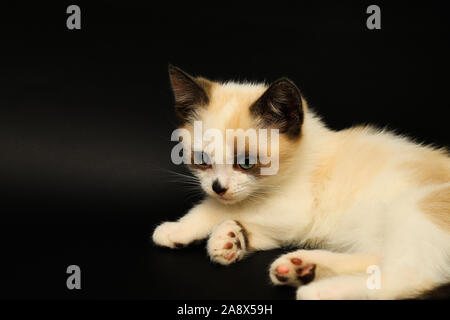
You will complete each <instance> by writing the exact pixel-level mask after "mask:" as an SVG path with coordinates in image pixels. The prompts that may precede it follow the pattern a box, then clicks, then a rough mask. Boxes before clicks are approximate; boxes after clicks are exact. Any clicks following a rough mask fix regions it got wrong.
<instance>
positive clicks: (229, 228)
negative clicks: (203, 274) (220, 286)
mask: <svg viewBox="0 0 450 320" xmlns="http://www.w3.org/2000/svg"><path fill="white" fill-rule="evenodd" d="M207 250H208V254H209V256H210V258H211V260H212V261H214V262H217V263H220V264H223V265H228V264H230V263H233V262H236V261H238V260H241V259H242V258H243V257H244V254H245V251H246V250H247V238H246V234H245V231H244V229H243V228H242V226H241V225H240V224H239V223H238V222H236V221H234V220H227V221H224V222H222V223H221V224H220V225H218V226H217V227H216V228H215V229H214V231H213V232H212V234H211V236H210V238H209V240H208V245H207Z"/></svg>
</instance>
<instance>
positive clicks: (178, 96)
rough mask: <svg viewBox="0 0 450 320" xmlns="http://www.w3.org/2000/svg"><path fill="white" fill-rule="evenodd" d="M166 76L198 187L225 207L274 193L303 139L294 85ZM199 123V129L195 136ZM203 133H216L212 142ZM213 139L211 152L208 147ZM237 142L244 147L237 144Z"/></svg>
mask: <svg viewBox="0 0 450 320" xmlns="http://www.w3.org/2000/svg"><path fill="white" fill-rule="evenodd" d="M169 75H170V80H171V84H172V88H173V91H174V95H175V104H176V112H177V116H178V119H179V121H180V124H181V125H180V128H183V129H186V130H187V131H188V132H190V136H191V137H192V139H183V143H184V147H185V148H186V150H190V151H192V153H191V154H190V158H191V160H192V161H191V164H189V165H188V166H189V168H190V169H191V171H192V173H193V174H194V175H195V176H196V177H197V178H198V180H199V182H200V184H201V187H202V189H203V190H204V191H205V192H206V193H207V194H208V195H210V196H211V197H214V198H216V199H218V200H219V201H220V202H222V203H225V204H233V203H237V202H241V201H243V200H246V199H247V200H255V201H258V200H259V199H261V198H266V197H268V196H269V195H270V193H271V192H276V190H277V187H278V186H277V185H278V182H279V178H280V177H281V176H282V174H283V172H284V171H285V170H284V169H285V167H286V166H287V162H288V160H289V158H290V156H292V152H293V150H294V145H295V144H296V143H298V142H299V140H300V135H301V126H302V123H303V101H302V98H301V96H300V93H299V90H298V89H297V88H296V87H295V85H294V84H293V83H292V82H290V81H289V80H287V79H280V80H278V81H276V82H274V83H273V84H272V85H270V86H269V87H267V86H265V85H254V84H237V83H218V82H212V81H209V80H206V79H204V78H194V77H192V76H190V75H188V74H186V73H185V72H183V71H182V70H180V69H178V68H176V67H173V66H170V67H169ZM199 125H200V126H201V128H200V129H201V130H202V131H201V134H197V135H196V134H195V132H197V133H198V132H199V131H198V130H199ZM239 129H240V130H239ZM260 129H268V130H267V131H268V132H264V131H261V130H260ZM270 129H276V131H277V133H279V136H277V135H276V134H274V133H273V132H271V131H270ZM230 130H234V131H232V132H230ZM205 132H206V133H209V132H214V133H216V134H218V135H215V136H214V138H211V137H208V135H207V134H206V135H205ZM249 132H250V133H252V134H250V135H249ZM231 133H232V134H233V135H230V134H231ZM249 136H251V137H252V138H249ZM264 137H267V143H265V144H264V143H261V141H262V140H261V139H263V138H264ZM255 138H256V139H255ZM240 139H242V140H240ZM211 141H214V142H215V144H214V145H215V146H216V147H215V148H210V147H211V144H210V143H211ZM237 141H245V143H243V144H241V145H239V146H238V144H239V143H238V142H237ZM218 142H220V143H219V144H217V143H218ZM208 144H209V146H208ZM217 146H219V147H217ZM274 164H276V167H275V165H274ZM273 168H275V169H276V170H269V169H273ZM264 170H266V171H264ZM264 172H266V173H264ZM267 172H272V173H269V174H267Z"/></svg>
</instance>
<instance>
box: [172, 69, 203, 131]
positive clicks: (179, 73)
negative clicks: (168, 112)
mask: <svg viewBox="0 0 450 320" xmlns="http://www.w3.org/2000/svg"><path fill="white" fill-rule="evenodd" d="M169 78H170V83H171V84H172V90H173V94H174V96H175V109H176V114H177V117H178V118H179V120H180V122H181V123H185V122H187V121H188V120H189V119H190V118H191V117H192V116H193V114H194V112H195V109H196V108H198V107H199V106H202V105H206V104H208V102H209V97H208V94H207V91H208V86H209V81H207V80H206V79H196V78H194V77H192V76H191V75H189V74H187V73H186V72H184V71H183V70H181V69H180V68H178V67H175V66H173V65H169Z"/></svg>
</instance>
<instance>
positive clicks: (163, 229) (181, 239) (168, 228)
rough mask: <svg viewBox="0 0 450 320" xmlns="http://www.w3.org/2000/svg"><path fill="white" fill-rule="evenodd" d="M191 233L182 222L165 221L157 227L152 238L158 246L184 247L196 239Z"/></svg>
mask: <svg viewBox="0 0 450 320" xmlns="http://www.w3.org/2000/svg"><path fill="white" fill-rule="evenodd" d="M191 234H192V232H191V230H188V229H187V228H186V227H185V226H183V225H182V224H181V223H180V222H164V223H163V224H161V225H159V226H158V227H157V228H156V229H155V231H154V232H153V236H152V239H153V242H154V243H155V244H157V245H158V246H162V247H169V248H183V247H185V246H187V245H188V244H189V243H191V242H192V241H193V240H194V239H193V238H192V235H191Z"/></svg>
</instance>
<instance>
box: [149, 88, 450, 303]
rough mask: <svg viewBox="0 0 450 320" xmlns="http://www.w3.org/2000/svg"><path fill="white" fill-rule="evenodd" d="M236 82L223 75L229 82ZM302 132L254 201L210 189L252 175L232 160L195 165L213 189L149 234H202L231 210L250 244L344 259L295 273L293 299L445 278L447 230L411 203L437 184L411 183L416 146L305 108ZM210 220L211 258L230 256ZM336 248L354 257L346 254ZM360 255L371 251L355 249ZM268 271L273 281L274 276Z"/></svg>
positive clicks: (175, 238)
mask: <svg viewBox="0 0 450 320" xmlns="http://www.w3.org/2000/svg"><path fill="white" fill-rule="evenodd" d="M236 87H238V86H237V85H234V87H233V85H230V84H228V88H236ZM230 103H231V104H230V107H229V109H227V110H225V111H224V114H223V117H229V113H228V112H231V111H230V110H232V109H234V108H236V105H235V103H234V102H230ZM211 119H212V118H211ZM210 121H212V120H210ZM216 121H217V119H216ZM301 139H302V140H301V143H300V144H299V145H298V148H297V150H295V151H293V152H295V155H294V157H293V160H292V162H291V164H290V167H289V170H288V171H286V172H285V173H284V174H283V175H280V176H279V177H273V178H271V179H272V180H271V183H272V184H276V185H278V186H279V189H277V191H276V192H275V191H274V192H271V193H270V194H267V195H266V196H265V197H261V198H260V199H256V200H255V201H246V200H244V201H241V200H242V198H246V197H247V196H248V195H249V194H251V192H252V190H253V189H247V190H245V191H243V192H242V194H243V195H244V196H241V197H240V198H239V199H238V200H239V202H237V203H235V204H232V205H225V204H222V203H220V202H219V201H217V199H213V197H214V193H213V192H212V191H211V190H210V186H211V183H212V181H213V180H214V178H216V177H217V176H220V177H221V179H222V180H225V181H226V183H227V185H228V186H232V187H233V186H234V187H233V188H235V189H237V190H239V184H240V183H247V182H249V179H250V178H247V177H245V175H244V174H242V173H236V172H233V170H231V169H229V168H228V169H223V171H222V172H219V171H217V172H215V171H211V172H201V173H199V178H200V181H201V182H202V186H203V188H204V189H205V191H206V192H207V193H208V194H209V195H211V197H209V198H207V199H206V200H205V201H204V202H203V203H202V204H200V205H198V206H196V207H194V208H193V209H192V210H191V211H190V212H189V213H188V214H187V215H186V216H184V217H183V218H182V219H180V220H179V221H178V222H176V223H175V224H173V223H171V224H167V223H165V224H162V225H161V226H159V227H158V228H157V229H156V231H155V233H154V235H153V239H154V241H155V243H157V244H159V245H162V246H168V247H173V243H174V242H182V243H185V244H187V243H189V242H191V241H193V240H197V239H203V238H205V237H207V236H208V235H209V234H210V233H211V231H212V230H213V228H214V227H215V226H216V225H218V224H220V223H221V222H222V221H225V220H230V219H231V220H236V221H239V222H240V223H241V224H242V225H243V226H244V227H245V229H246V230H247V231H248V233H249V247H250V248H249V250H267V249H272V248H277V247H281V246H285V245H296V246H302V245H304V244H312V245H320V246H321V247H322V248H323V249H325V250H326V251H323V252H321V251H319V252H317V253H316V258H312V257H310V258H308V259H309V260H311V259H312V260H313V261H310V262H311V263H316V264H317V265H318V268H320V266H321V265H324V266H327V264H328V267H330V268H331V267H332V266H333V265H335V263H337V262H336V261H339V263H340V265H342V266H346V267H347V268H346V267H342V268H337V267H336V268H337V269H336V270H335V272H332V273H330V274H329V275H328V276H325V277H322V278H318V279H315V280H314V281H313V282H311V283H310V284H307V285H305V286H300V285H301V284H300V283H298V284H297V285H299V286H300V288H299V290H298V293H297V298H299V299H366V298H371V299H393V298H403V297H409V296H414V295H416V294H418V293H420V292H421V291H422V290H425V289H429V288H432V287H435V286H436V285H438V284H442V283H447V282H448V281H449V280H450V262H449V256H450V234H449V233H448V232H446V231H444V230H443V229H442V228H440V227H439V226H437V225H435V224H434V223H432V222H431V221H430V220H429V219H428V218H427V217H426V215H425V214H424V213H423V212H421V211H420V210H419V208H418V205H417V202H418V200H419V199H421V198H423V197H424V196H426V195H427V194H428V193H429V192H430V190H433V189H435V188H437V187H439V185H435V186H421V185H419V184H415V183H411V182H410V180H409V176H408V172H406V171H405V170H402V168H401V164H402V163H403V162H404V161H407V160H410V159H414V157H415V156H416V153H417V152H418V151H417V150H419V149H420V148H423V147H420V146H418V145H417V144H415V143H412V142H410V141H408V140H407V139H404V138H401V137H397V136H394V135H392V134H390V133H387V132H383V131H378V132H375V131H373V130H369V129H368V130H361V131H358V132H356V133H351V132H335V131H331V130H329V129H327V128H326V127H325V126H324V125H323V124H322V122H321V121H320V120H319V119H318V118H317V117H315V116H314V114H313V113H311V112H309V111H308V112H306V115H305V120H304V124H303V128H302V137H301ZM333 150H334V151H333ZM330 154H331V156H332V157H334V158H335V159H337V163H336V164H335V165H336V166H337V168H336V170H335V171H333V175H332V177H329V179H328V180H325V182H324V186H323V188H322V189H320V193H319V195H318V196H317V195H315V193H314V192H315V191H314V188H315V187H314V186H313V184H312V182H311V181H312V180H313V179H312V175H313V173H314V172H315V170H316V169H317V165H318V164H319V163H321V161H323V160H324V159H326V157H328V156H329V155H330ZM372 173H373V174H372ZM251 182H253V181H251ZM254 183H257V182H254ZM233 184H234V185H233ZM240 191H242V190H240ZM220 228H224V226H223V225H222V227H220ZM228 229H230V230H234V229H236V227H235V226H231V227H228ZM228 229H226V230H223V231H221V234H224V233H227V232H228V231H229V230H228ZM215 230H216V231H215V232H216V233H214V232H213V235H214V236H213V237H212V241H210V243H209V245H208V251H209V253H210V255H211V259H213V260H214V261H216V262H219V263H222V264H228V263H229V261H228V260H224V259H223V255H222V254H219V255H218V256H219V258H217V257H216V256H215V255H213V254H212V252H213V251H214V250H216V251H217V250H219V251H220V250H221V248H220V247H221V246H222V245H223V242H224V241H226V240H223V239H222V240H220V241H219V238H217V230H219V229H217V228H216V229H215ZM333 252H336V253H337V252H339V253H346V254H349V255H355V256H354V257H355V258H354V259H348V260H346V258H345V257H344V258H342V257H343V256H334V253H333ZM242 254H243V253H242ZM358 255H364V257H367V256H370V257H373V259H368V260H365V259H359V258H358ZM301 256H302V257H303V258H302V259H303V260H305V257H304V256H303V255H301ZM341 258H342V259H341ZM308 259H306V260H308ZM314 259H315V260H317V261H314ZM336 259H337V260H336ZM339 259H340V260H339ZM283 261H284V260H283ZM373 261H379V263H378V262H377V263H378V264H379V267H380V269H381V277H382V278H381V279H382V280H381V289H373V290H369V289H367V288H366V279H367V278H368V277H369V275H368V274H366V273H365V269H366V267H367V266H368V265H369V264H370V263H372V262H373ZM369 262H370V263H369ZM353 267H354V268H353ZM352 268H353V269H355V270H357V269H358V270H359V271H358V272H356V271H355V270H353V269H352ZM349 269H350V270H353V271H349ZM271 270H272V271H273V268H272V269H271ZM272 271H271V272H272ZM325 274H326V273H325ZM272 280H273V281H274V282H275V283H276V281H275V280H274V278H273V277H272Z"/></svg>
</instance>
